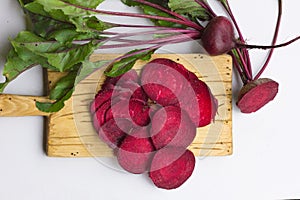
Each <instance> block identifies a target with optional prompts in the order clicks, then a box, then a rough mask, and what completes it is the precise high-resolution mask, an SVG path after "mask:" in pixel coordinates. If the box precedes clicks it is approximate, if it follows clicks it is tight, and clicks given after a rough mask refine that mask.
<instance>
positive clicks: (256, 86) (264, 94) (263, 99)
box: [237, 78, 279, 113]
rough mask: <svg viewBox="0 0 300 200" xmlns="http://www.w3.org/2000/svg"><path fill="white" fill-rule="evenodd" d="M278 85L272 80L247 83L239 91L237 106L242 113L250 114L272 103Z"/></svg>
mask: <svg viewBox="0 0 300 200" xmlns="http://www.w3.org/2000/svg"><path fill="white" fill-rule="evenodd" d="M278 86H279V84H278V83H277V82H275V81H273V80H272V79H268V78H261V79H257V80H255V81H251V82H249V83H247V84H246V85H245V86H244V87H243V88H242V89H241V91H240V94H239V97H238V102H237V106H238V107H239V108H240V110H241V112H243V113H252V112H256V111H257V110H259V109H260V108H261V107H263V106H264V105H265V104H267V103H269V102H270V101H272V100H273V99H274V98H275V96H276V94H277V93H278Z"/></svg>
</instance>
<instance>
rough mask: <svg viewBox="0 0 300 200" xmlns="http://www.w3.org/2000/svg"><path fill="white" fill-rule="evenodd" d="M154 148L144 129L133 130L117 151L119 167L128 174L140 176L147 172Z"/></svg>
mask: <svg viewBox="0 0 300 200" xmlns="http://www.w3.org/2000/svg"><path fill="white" fill-rule="evenodd" d="M153 152H154V147H153V145H152V143H151V141H150V138H149V133H148V131H147V128H146V127H141V128H138V129H135V130H134V131H133V132H132V133H131V135H128V136H126V138H125V139H124V140H123V141H122V143H121V145H120V148H119V149H118V151H117V159H118V162H119V164H120V166H121V167H122V168H123V169H125V170H126V171H128V172H131V173H134V174H141V173H144V172H146V171H148V170H149V167H150V161H151V159H152V156H153Z"/></svg>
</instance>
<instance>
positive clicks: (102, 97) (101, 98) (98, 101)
mask: <svg viewBox="0 0 300 200" xmlns="http://www.w3.org/2000/svg"><path fill="white" fill-rule="evenodd" d="M112 95H113V90H112V89H111V90H100V91H99V93H98V94H97V95H96V97H95V100H94V101H93V102H92V104H91V108H90V111H91V113H95V112H96V110H97V109H98V108H99V107H101V106H102V105H103V104H104V103H105V102H106V101H108V100H110V99H111V97H112Z"/></svg>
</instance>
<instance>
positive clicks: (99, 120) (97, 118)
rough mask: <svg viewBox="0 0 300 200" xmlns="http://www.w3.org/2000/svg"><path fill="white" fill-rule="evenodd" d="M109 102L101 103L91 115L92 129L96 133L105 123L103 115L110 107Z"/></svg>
mask: <svg viewBox="0 0 300 200" xmlns="http://www.w3.org/2000/svg"><path fill="white" fill-rule="evenodd" d="M111 102H112V101H111V100H108V101H106V102H105V103H103V104H102V105H101V106H100V107H99V108H98V109H97V111H96V112H95V113H94V115H93V122H94V128H95V129H96V130H97V131H98V130H99V128H100V127H101V126H102V125H103V124H104V123H105V122H106V119H105V115H106V112H107V111H108V109H109V108H110V107H111Z"/></svg>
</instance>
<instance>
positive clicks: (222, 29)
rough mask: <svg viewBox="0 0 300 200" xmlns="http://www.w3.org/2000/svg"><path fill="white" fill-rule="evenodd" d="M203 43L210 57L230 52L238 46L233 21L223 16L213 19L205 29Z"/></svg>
mask: <svg viewBox="0 0 300 200" xmlns="http://www.w3.org/2000/svg"><path fill="white" fill-rule="evenodd" d="M201 41H202V45H203V48H204V49H205V50H206V51H207V53H208V54H209V55H212V56H215V55H221V54H223V53H227V52H229V51H230V50H231V49H232V48H234V47H235V45H236V44H235V38H234V29H233V25H232V23H231V21H230V20H229V19H228V18H226V17H223V16H218V17H215V18H213V19H212V20H211V21H210V22H209V23H208V24H207V26H206V27H205V29H204V31H203V33H202V35H201Z"/></svg>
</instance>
